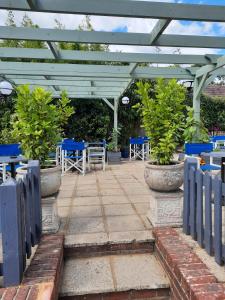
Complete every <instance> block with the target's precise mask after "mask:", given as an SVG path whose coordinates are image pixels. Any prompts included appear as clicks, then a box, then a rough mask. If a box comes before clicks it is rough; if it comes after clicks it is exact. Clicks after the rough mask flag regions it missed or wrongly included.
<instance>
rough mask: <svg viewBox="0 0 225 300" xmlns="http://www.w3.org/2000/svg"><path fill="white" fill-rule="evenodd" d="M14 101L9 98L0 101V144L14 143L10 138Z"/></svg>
mask: <svg viewBox="0 0 225 300" xmlns="http://www.w3.org/2000/svg"><path fill="white" fill-rule="evenodd" d="M14 105H15V101H14V99H13V98H12V97H11V96H9V97H7V98H5V99H0V119H1V122H0V144H11V143H15V142H16V141H15V139H14V138H13V136H12V126H11V122H10V120H11V118H12V115H13V113H14Z"/></svg>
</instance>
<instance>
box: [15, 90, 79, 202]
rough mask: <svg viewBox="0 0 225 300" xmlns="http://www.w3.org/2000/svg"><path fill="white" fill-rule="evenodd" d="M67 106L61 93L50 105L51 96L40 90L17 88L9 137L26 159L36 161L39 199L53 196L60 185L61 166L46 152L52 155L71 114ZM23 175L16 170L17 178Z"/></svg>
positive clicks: (65, 99) (64, 96)
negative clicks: (13, 138) (38, 164)
mask: <svg viewBox="0 0 225 300" xmlns="http://www.w3.org/2000/svg"><path fill="white" fill-rule="evenodd" d="M69 103H70V100H69V99H68V98H67V95H66V93H65V92H62V94H61V98H60V99H59V100H57V102H56V103H54V101H53V98H52V94H51V92H50V91H47V90H45V89H43V88H41V87H37V88H35V89H33V90H31V89H30V88H29V86H28V85H23V86H19V87H18V88H17V99H16V105H15V115H14V116H13V136H14V137H15V138H16V139H17V141H18V142H20V144H21V148H22V151H23V154H24V156H25V157H26V158H28V159H37V160H39V161H40V166H41V194H42V197H47V196H50V195H52V194H54V193H56V192H57V191H58V190H59V187H60V184H61V166H56V164H55V163H52V162H51V161H50V160H49V159H48V158H49V153H50V152H53V151H54V152H55V149H56V145H57V142H58V141H59V140H60V138H61V134H62V127H63V125H64V124H65V123H66V122H67V120H68V118H69V117H70V116H71V115H72V114H73V112H74V109H73V107H70V106H69ZM24 172H26V168H24V167H22V168H20V170H18V174H23V173H24Z"/></svg>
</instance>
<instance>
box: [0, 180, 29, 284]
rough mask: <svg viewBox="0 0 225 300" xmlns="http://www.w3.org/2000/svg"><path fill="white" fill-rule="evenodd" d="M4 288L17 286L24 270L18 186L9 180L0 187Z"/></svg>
mask: <svg viewBox="0 0 225 300" xmlns="http://www.w3.org/2000/svg"><path fill="white" fill-rule="evenodd" d="M0 199H1V200H0V210H1V223H2V248H3V282H4V286H13V285H18V284H19V283H20V282H21V279H22V275H23V268H24V257H23V249H22V248H23V243H24V240H23V235H22V232H21V228H22V225H23V224H22V220H21V197H20V188H19V184H18V183H17V182H16V181H15V180H14V179H9V180H7V181H6V182H5V183H3V184H2V185H0Z"/></svg>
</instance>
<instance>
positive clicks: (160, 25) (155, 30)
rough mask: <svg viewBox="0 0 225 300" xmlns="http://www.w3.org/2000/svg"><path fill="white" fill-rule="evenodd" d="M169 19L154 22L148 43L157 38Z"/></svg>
mask: <svg viewBox="0 0 225 300" xmlns="http://www.w3.org/2000/svg"><path fill="white" fill-rule="evenodd" d="M170 22H171V20H169V19H166V20H159V21H157V23H156V24H155V26H154V28H153V29H152V32H151V34H150V41H149V42H150V45H151V44H153V43H154V42H155V41H157V40H158V38H159V37H160V35H161V34H162V33H163V31H164V30H165V29H166V28H167V27H168V25H169V24H170Z"/></svg>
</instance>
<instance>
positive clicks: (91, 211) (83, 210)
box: [71, 205, 102, 218]
mask: <svg viewBox="0 0 225 300" xmlns="http://www.w3.org/2000/svg"><path fill="white" fill-rule="evenodd" d="M101 216H102V210H101V206H97V205H95V206H93V205H92V206H75V207H73V208H72V212H71V217H78V218H79V217H87V218H88V217H101Z"/></svg>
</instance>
